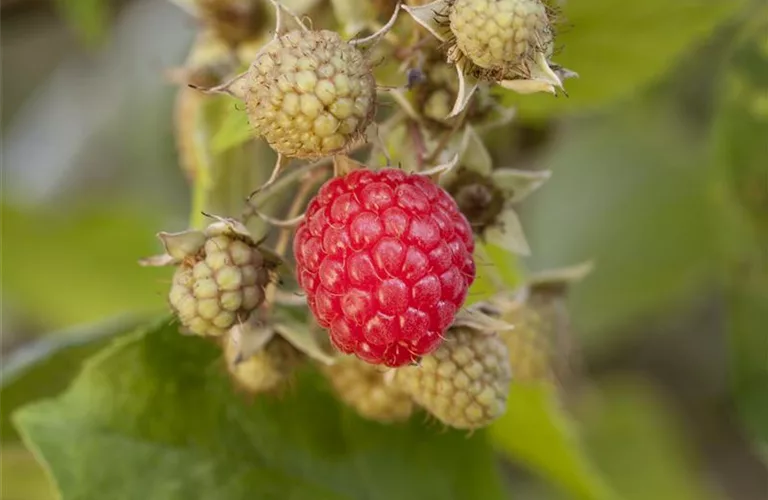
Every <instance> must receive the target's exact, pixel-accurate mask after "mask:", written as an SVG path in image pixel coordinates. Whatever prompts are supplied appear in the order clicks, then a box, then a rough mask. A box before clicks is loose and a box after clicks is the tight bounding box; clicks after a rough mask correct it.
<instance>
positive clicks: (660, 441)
mask: <svg viewBox="0 0 768 500" xmlns="http://www.w3.org/2000/svg"><path fill="white" fill-rule="evenodd" d="M588 396H589V397H587V398H585V400H584V401H582V403H581V404H582V405H583V406H582V413H581V417H582V418H581V421H582V422H583V425H584V428H583V435H584V440H585V443H586V444H587V446H588V447H589V450H590V453H591V455H592V456H593V457H594V459H595V461H596V463H597V465H598V466H599V467H600V469H601V470H602V471H603V472H604V474H605V476H604V477H606V478H607V479H608V480H609V481H610V482H611V485H612V486H613V487H614V488H615V489H616V490H617V491H618V492H619V493H620V494H621V495H622V496H623V498H625V499H626V500H648V499H651V498H654V499H656V498H658V499H662V498H663V499H674V500H713V499H716V498H720V496H719V495H717V494H715V493H714V491H715V489H714V488H713V487H712V485H709V484H707V483H706V481H705V480H704V479H705V478H704V477H701V476H700V475H699V466H698V464H697V463H696V462H695V460H694V453H693V450H692V449H691V448H690V446H689V444H688V443H687V440H686V438H685V429H684V428H683V427H682V425H681V422H680V421H679V420H678V419H677V418H676V417H675V415H673V414H671V413H670V409H669V408H668V407H667V405H666V404H665V403H664V402H663V401H662V400H661V399H660V398H659V396H658V395H657V394H656V393H655V392H654V391H653V390H652V388H651V387H649V386H647V385H645V384H642V383H639V382H633V381H627V380H624V381H621V382H619V381H613V382H611V383H607V384H604V385H603V386H602V387H601V388H600V391H599V392H594V393H591V394H589V395H588Z"/></svg>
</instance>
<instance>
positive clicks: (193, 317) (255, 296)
mask: <svg viewBox="0 0 768 500" xmlns="http://www.w3.org/2000/svg"><path fill="white" fill-rule="evenodd" d="M272 267H273V266H272V264H271V263H270V262H269V261H268V260H267V259H265V258H264V255H263V254H262V252H261V250H259V248H258V247H257V246H256V245H255V244H254V242H253V241H251V240H249V239H247V238H244V237H241V236H239V235H237V234H234V233H226V232H225V233H220V234H215V235H211V234H210V233H209V236H208V237H206V239H205V243H204V244H203V245H202V247H201V248H199V250H198V251H197V252H196V253H195V254H193V255H189V256H187V257H185V258H184V259H183V260H182V261H181V263H180V265H179V267H178V269H177V270H176V272H175V274H174V275H173V283H172V285H171V292H170V294H169V296H168V298H169V301H170V304H171V308H172V309H173V310H174V312H175V313H176V315H177V316H178V317H179V320H180V321H181V324H182V325H183V326H184V327H185V328H186V329H187V330H188V331H189V332H190V333H193V334H196V335H203V336H211V337H219V336H221V335H224V333H226V332H227V330H229V329H230V328H231V327H232V326H233V325H235V324H237V323H240V322H244V321H245V320H246V319H247V318H248V316H250V314H251V313H252V312H253V311H255V310H256V309H257V308H258V307H259V306H260V305H261V304H262V302H264V288H265V287H266V286H267V285H268V284H269V282H270V270H271V268H272Z"/></svg>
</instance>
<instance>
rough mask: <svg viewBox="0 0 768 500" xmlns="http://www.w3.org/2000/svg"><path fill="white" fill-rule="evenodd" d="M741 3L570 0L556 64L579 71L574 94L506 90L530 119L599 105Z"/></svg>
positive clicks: (643, 79) (662, 67)
mask: <svg viewBox="0 0 768 500" xmlns="http://www.w3.org/2000/svg"><path fill="white" fill-rule="evenodd" d="M744 3H745V2H744V1H743V0H678V1H675V2H668V1H666V0H644V1H634V2H621V3H620V4H617V3H616V2H615V1H613V0H580V1H575V0H574V1H569V2H566V3H565V4H564V7H563V16H564V18H565V23H564V24H565V26H564V29H562V33H560V34H559V35H558V37H557V39H556V44H557V46H558V47H562V52H561V53H556V54H555V55H554V57H553V59H554V61H555V62H557V63H559V64H562V65H563V66H565V67H566V68H568V69H571V70H573V71H576V72H577V73H578V74H579V76H580V77H579V78H577V79H569V80H568V81H566V82H565V87H566V89H567V90H568V94H569V97H567V98H560V99H557V98H555V97H553V96H552V95H549V94H534V95H526V96H519V95H516V94H513V93H507V94H506V96H507V97H506V101H507V102H508V103H514V104H515V105H516V106H519V111H520V113H521V114H522V115H524V116H534V117H544V116H547V115H551V114H553V113H557V112H563V111H574V110H583V109H591V108H596V107H598V106H602V105H605V104H608V103H611V102H615V101H617V100H620V99H625V98H627V97H628V96H630V95H632V94H634V93H636V92H637V91H638V90H640V89H642V88H643V87H645V86H646V85H648V84H649V83H650V82H652V81H653V80H655V79H657V78H659V77H660V76H661V75H662V74H664V73H665V72H667V71H669V70H670V69H672V68H673V67H674V65H675V63H676V62H677V61H678V60H679V59H680V57H681V56H682V55H683V54H684V53H685V52H686V51H689V50H691V49H692V47H693V46H694V45H695V44H697V43H700V42H701V41H702V40H704V39H706V38H707V37H708V36H709V35H710V34H711V33H712V31H713V29H714V28H715V27H716V26H717V25H718V24H719V23H721V22H723V21H724V20H726V19H727V18H728V16H730V15H732V14H733V13H734V12H736V11H737V10H738V9H739V8H740V7H741V6H743V5H744Z"/></svg>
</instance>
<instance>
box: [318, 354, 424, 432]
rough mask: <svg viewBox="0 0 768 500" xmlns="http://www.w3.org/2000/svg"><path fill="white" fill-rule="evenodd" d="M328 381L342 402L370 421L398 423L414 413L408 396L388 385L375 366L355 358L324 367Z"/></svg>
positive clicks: (390, 384)
mask: <svg viewBox="0 0 768 500" xmlns="http://www.w3.org/2000/svg"><path fill="white" fill-rule="evenodd" d="M323 371H324V372H325V374H326V376H327V377H328V380H330V382H331V385H333V388H334V389H335V391H336V394H337V395H338V396H339V399H341V400H342V401H343V402H344V403H346V404H347V405H349V406H351V407H352V408H354V409H355V410H357V412H358V413H359V414H360V415H361V416H363V417H365V418H368V419H370V420H376V421H379V422H385V423H386V422H401V421H404V420H407V419H408V417H410V416H411V413H413V401H412V400H411V397H410V396H409V395H408V394H406V393H405V392H403V391H402V390H401V389H400V388H398V387H396V386H394V385H393V384H392V383H388V382H387V381H386V380H385V379H384V373H383V372H382V371H381V370H379V369H378V368H377V367H376V366H374V365H371V364H368V363H366V362H364V361H361V360H359V359H357V358H354V357H347V358H344V359H340V360H338V361H337V362H336V363H334V364H333V365H330V366H324V367H323Z"/></svg>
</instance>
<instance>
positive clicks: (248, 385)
mask: <svg viewBox="0 0 768 500" xmlns="http://www.w3.org/2000/svg"><path fill="white" fill-rule="evenodd" d="M240 353H241V351H240V346H238V345H237V342H236V341H235V339H234V337H233V336H229V337H228V338H227V341H226V345H225V347H224V357H225V359H226V362H227V369H228V370H229V373H230V375H231V376H232V379H233V380H234V381H235V383H236V384H237V385H238V387H240V388H242V389H243V390H245V391H246V392H248V393H251V394H257V393H261V392H268V391H274V390H276V389H279V388H280V387H282V386H283V384H285V383H286V382H287V380H288V379H289V377H290V376H291V373H293V370H294V369H296V367H297V366H299V364H300V363H301V362H302V359H303V356H302V354H301V353H300V352H299V351H298V350H297V349H296V348H295V347H293V346H292V345H291V344H290V343H289V342H288V341H287V340H285V339H283V338H282V337H280V336H277V335H276V336H274V337H273V338H272V340H270V341H269V342H268V343H267V344H266V345H265V346H264V347H263V348H261V349H260V350H259V351H257V352H256V353H255V354H253V355H251V356H250V357H247V358H245V359H240V356H241V354H240Z"/></svg>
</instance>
